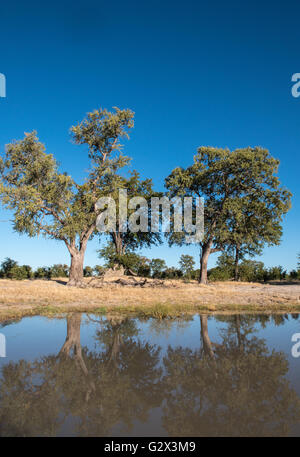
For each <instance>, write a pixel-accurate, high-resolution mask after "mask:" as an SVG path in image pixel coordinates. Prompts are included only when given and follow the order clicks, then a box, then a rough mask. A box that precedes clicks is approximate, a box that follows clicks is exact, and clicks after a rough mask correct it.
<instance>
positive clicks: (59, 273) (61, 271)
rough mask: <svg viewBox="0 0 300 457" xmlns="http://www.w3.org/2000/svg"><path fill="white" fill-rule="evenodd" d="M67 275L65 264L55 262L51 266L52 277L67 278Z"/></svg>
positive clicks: (67, 269)
mask: <svg viewBox="0 0 300 457" xmlns="http://www.w3.org/2000/svg"><path fill="white" fill-rule="evenodd" d="M68 276H69V267H68V265H65V264H61V263H58V264H55V265H52V267H51V277H52V278H67V277H68Z"/></svg>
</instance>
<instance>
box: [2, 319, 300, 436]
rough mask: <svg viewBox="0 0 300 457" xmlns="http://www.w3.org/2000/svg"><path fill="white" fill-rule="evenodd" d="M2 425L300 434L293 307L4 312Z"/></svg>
mask: <svg viewBox="0 0 300 457" xmlns="http://www.w3.org/2000/svg"><path fill="white" fill-rule="evenodd" d="M0 332H1V333H2V334H4V335H5V337H6V350H7V354H6V355H7V357H6V358H0V436H249V435H250V436H271V435H275V436H276V435H278V436H285V435H294V436H300V357H299V358H295V357H293V356H292V353H291V349H292V346H293V344H295V343H293V342H292V341H291V338H292V335H293V334H294V333H300V319H299V316H298V315H297V314H294V315H288V314H286V315H273V316H270V315H268V316H267V315H260V316H254V315H227V316H207V315H195V316H193V317H186V318H181V319H176V320H174V319H164V320H156V319H148V320H142V319H132V318H126V317H123V318H121V317H120V318H111V319H107V318H103V317H99V316H94V315H86V314H79V313H74V314H70V315H68V316H67V317H66V318H61V319H58V318H57V319H47V318H45V317H31V318H24V319H22V320H20V321H18V322H10V323H2V324H0Z"/></svg>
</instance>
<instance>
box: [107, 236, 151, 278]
mask: <svg viewBox="0 0 300 457" xmlns="http://www.w3.org/2000/svg"><path fill="white" fill-rule="evenodd" d="M123 252H124V250H123ZM99 254H100V257H101V258H103V259H104V260H105V261H106V262H105V267H106V268H112V269H116V268H117V269H118V268H120V267H122V268H124V269H125V273H130V274H137V275H139V276H149V274H150V266H149V264H150V260H149V259H147V258H146V257H144V256H141V255H139V254H136V253H135V252H132V251H130V250H129V249H128V247H127V249H125V252H124V253H123V254H118V253H117V250H116V245H115V244H114V243H113V242H109V243H108V244H106V245H105V246H104V247H103V248H101V249H100V250H99Z"/></svg>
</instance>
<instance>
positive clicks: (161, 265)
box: [150, 259, 167, 278]
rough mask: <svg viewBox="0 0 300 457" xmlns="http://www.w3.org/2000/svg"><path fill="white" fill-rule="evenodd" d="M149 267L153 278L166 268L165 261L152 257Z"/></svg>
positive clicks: (157, 276)
mask: <svg viewBox="0 0 300 457" xmlns="http://www.w3.org/2000/svg"><path fill="white" fill-rule="evenodd" d="M150 268H151V273H152V277H153V278H159V277H160V276H161V274H162V272H163V270H165V269H166V268H167V265H166V262H165V261H164V260H163V259H152V260H151V262H150Z"/></svg>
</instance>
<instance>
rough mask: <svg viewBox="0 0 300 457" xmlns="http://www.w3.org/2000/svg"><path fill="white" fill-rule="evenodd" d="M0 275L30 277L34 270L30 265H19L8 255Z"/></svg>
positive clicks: (14, 277)
mask: <svg viewBox="0 0 300 457" xmlns="http://www.w3.org/2000/svg"><path fill="white" fill-rule="evenodd" d="M0 277H1V278H7V279H18V280H21V279H30V278H32V277H33V272H32V269H31V267H30V266H29V265H18V262H16V261H15V260H13V259H10V258H8V257H7V258H6V259H5V260H4V261H3V262H2V264H1V269H0Z"/></svg>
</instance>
